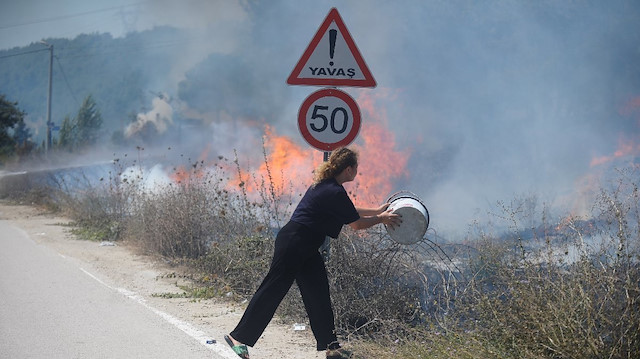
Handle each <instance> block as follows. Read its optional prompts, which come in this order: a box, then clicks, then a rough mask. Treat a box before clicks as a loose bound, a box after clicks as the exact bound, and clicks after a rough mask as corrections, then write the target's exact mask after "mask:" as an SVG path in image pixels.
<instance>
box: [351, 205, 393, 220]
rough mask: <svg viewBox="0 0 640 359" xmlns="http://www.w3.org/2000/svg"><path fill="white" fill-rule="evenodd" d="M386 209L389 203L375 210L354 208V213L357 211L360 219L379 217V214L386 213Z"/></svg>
mask: <svg viewBox="0 0 640 359" xmlns="http://www.w3.org/2000/svg"><path fill="white" fill-rule="evenodd" d="M387 208H389V203H384V204H382V205H381V206H380V207H376V208H363V207H356V211H358V214H359V215H360V217H370V216H376V215H379V214H380V213H382V212H384V211H386V210H387Z"/></svg>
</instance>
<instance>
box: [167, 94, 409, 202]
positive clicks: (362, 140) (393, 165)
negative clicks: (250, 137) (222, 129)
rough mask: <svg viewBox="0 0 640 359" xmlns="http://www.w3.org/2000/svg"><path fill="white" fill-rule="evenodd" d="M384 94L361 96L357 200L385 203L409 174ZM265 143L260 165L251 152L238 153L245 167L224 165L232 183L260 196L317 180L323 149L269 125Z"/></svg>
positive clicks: (353, 187) (353, 186) (352, 186)
mask: <svg viewBox="0 0 640 359" xmlns="http://www.w3.org/2000/svg"><path fill="white" fill-rule="evenodd" d="M385 96H388V94H386V93H385V92H384V91H382V92H381V93H380V94H379V95H377V97H376V96H374V95H370V94H367V93H364V92H363V93H362V94H361V96H360V97H359V99H358V102H359V106H360V109H361V112H362V118H363V121H362V125H361V129H360V133H359V136H358V138H356V141H355V142H354V143H353V144H352V147H353V148H354V149H356V150H357V151H358V152H359V154H360V163H359V166H358V176H357V177H356V179H355V181H354V182H353V183H348V184H346V186H345V187H346V188H347V190H348V191H349V192H350V194H351V197H352V199H353V200H354V203H355V204H356V205H358V206H377V205H379V204H381V203H383V202H384V201H385V200H386V198H387V197H389V196H390V195H391V194H392V192H395V191H396V190H398V189H394V182H395V181H396V180H398V179H400V178H403V177H407V176H408V175H409V173H408V170H407V162H408V158H409V153H408V152H406V151H400V150H398V149H396V143H395V136H394V134H393V133H392V132H391V131H389V129H388V128H387V116H386V112H385V110H384V108H380V106H378V105H377V104H376V101H377V100H378V99H379V98H383V97H385ZM263 144H264V151H265V155H266V156H265V157H264V158H263V159H262V160H261V161H260V165H259V166H254V167H252V168H247V167H246V163H247V162H248V161H247V158H243V157H245V156H243V155H242V154H238V156H239V158H238V163H239V167H240V173H238V170H237V168H232V166H231V165H230V164H229V166H228V167H227V168H225V169H224V170H225V171H226V172H227V174H228V175H229V176H230V180H229V181H228V186H229V189H230V190H238V189H239V188H243V189H244V190H245V191H246V193H247V195H248V196H250V197H251V198H253V199H258V198H259V195H260V191H264V190H265V189H266V190H267V191H269V192H267V194H270V191H273V192H274V194H275V195H276V196H281V195H294V196H295V195H298V194H302V193H304V191H306V189H307V188H308V186H309V185H310V184H311V182H312V180H313V169H314V168H316V167H317V166H318V165H319V164H320V163H321V162H322V158H323V153H322V152H321V151H318V150H316V149H314V148H312V147H310V146H307V145H304V146H301V145H298V144H297V142H295V141H294V140H293V139H292V138H290V137H287V136H283V135H279V134H277V133H276V131H275V129H274V128H272V127H270V126H268V125H267V126H265V129H264V137H263ZM207 152H208V151H207V150H205V151H204V152H203V155H202V156H201V158H200V159H199V161H202V162H203V161H204V160H205V158H206V153H207ZM249 155H255V154H249ZM205 167H206V165H205ZM201 170H203V169H202V168H201ZM195 172H197V170H196V169H189V170H188V171H187V170H185V169H184V168H180V169H178V170H176V172H175V173H174V174H172V175H171V178H172V179H173V180H174V181H176V182H177V181H182V183H188V180H189V176H193V175H194V173H195Z"/></svg>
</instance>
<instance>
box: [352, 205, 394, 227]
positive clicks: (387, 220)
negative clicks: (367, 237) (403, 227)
mask: <svg viewBox="0 0 640 359" xmlns="http://www.w3.org/2000/svg"><path fill="white" fill-rule="evenodd" d="M382 207H384V209H383V210H382V211H381V212H378V210H379V209H380V208H382ZM387 207H389V204H388V203H386V204H384V205H382V206H381V207H379V208H378V209H373V208H368V209H367V208H365V209H364V211H363V212H360V210H361V209H359V208H358V209H357V210H358V213H360V219H358V220H357V221H355V222H351V223H349V226H351V228H353V229H355V230H358V229H366V228H369V227H373V226H375V225H376V224H378V223H383V224H386V225H388V226H391V228H393V227H394V226H397V225H399V224H400V223H402V219H401V218H400V216H399V215H397V214H395V213H393V212H391V210H390V209H386V208H387ZM369 211H370V212H369ZM376 212H377V213H376ZM365 213H374V214H372V215H366V214H365ZM363 214H365V215H363Z"/></svg>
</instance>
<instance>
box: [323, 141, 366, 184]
mask: <svg viewBox="0 0 640 359" xmlns="http://www.w3.org/2000/svg"><path fill="white" fill-rule="evenodd" d="M357 164H358V153H357V152H356V151H354V150H351V149H349V148H347V147H341V148H338V149H336V150H334V151H333V152H331V156H329V160H328V161H326V162H323V163H322V164H321V165H320V166H318V168H316V170H315V171H314V173H313V184H314V185H316V184H318V183H320V182H322V181H324V180H326V179H329V178H332V177H335V176H337V175H338V174H340V172H342V171H343V170H344V169H345V168H347V167H350V166H355V165H357Z"/></svg>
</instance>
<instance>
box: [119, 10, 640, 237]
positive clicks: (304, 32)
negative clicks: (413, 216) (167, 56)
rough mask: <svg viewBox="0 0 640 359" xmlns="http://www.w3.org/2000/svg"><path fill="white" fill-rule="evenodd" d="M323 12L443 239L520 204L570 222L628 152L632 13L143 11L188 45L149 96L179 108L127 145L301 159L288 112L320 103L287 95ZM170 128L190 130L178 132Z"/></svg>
mask: <svg viewBox="0 0 640 359" xmlns="http://www.w3.org/2000/svg"><path fill="white" fill-rule="evenodd" d="M333 6H335V7H337V8H338V10H339V12H340V15H341V17H342V18H343V20H344V21H345V24H346V26H347V28H348V29H349V31H350V34H351V35H352V37H353V38H354V40H355V42H356V44H357V45H358V48H359V50H360V52H361V53H362V55H363V57H364V59H365V61H366V62H367V65H368V67H369V69H370V70H371V72H372V74H373V76H374V77H375V79H376V81H377V83H378V87H377V88H375V89H352V88H345V89H344V90H345V91H347V92H349V93H350V94H351V95H352V96H353V97H354V98H362V97H363V96H361V95H363V94H364V95H368V94H376V95H377V96H375V98H376V105H375V107H376V108H384V111H385V113H386V116H387V128H388V130H389V131H391V132H393V134H394V136H395V139H396V146H397V148H396V150H397V151H398V152H401V153H407V154H409V155H408V161H407V169H406V172H407V173H408V175H407V176H404V177H402V179H399V180H398V181H397V183H396V186H397V187H398V188H394V189H393V190H392V192H395V191H396V190H409V191H411V192H414V193H416V194H418V195H419V196H420V197H421V198H422V199H423V201H424V202H425V203H426V205H427V207H428V208H429V212H430V214H431V225H432V226H433V227H434V228H436V229H438V230H439V231H440V233H443V232H451V233H453V232H464V231H465V230H466V226H467V225H468V224H469V223H470V222H471V221H473V220H475V219H479V220H482V218H483V217H486V215H487V213H488V212H491V211H494V209H495V204H496V202H497V201H500V200H506V201H509V200H510V199H512V198H514V197H516V196H522V195H523V194H533V195H534V196H536V197H537V198H538V202H537V203H539V204H540V205H542V204H551V205H554V206H557V207H562V206H566V207H571V206H572V204H571V203H570V202H571V199H570V198H571V197H572V196H575V195H578V194H579V193H580V190H581V189H580V188H579V186H581V183H582V180H583V179H584V178H585V176H586V175H588V174H589V173H590V171H592V170H593V164H594V163H598V162H597V161H598V159H600V161H604V160H608V159H613V158H616V151H618V150H619V148H618V147H619V144H620V143H621V142H624V143H625V144H626V145H627V148H632V149H637V148H638V147H637V144H638V143H639V142H640V136H639V134H640V121H639V120H638V119H639V115H638V113H639V112H640V111H638V110H637V106H633V105H634V104H635V103H636V102H637V99H638V98H640V97H639V96H640V47H639V44H640V3H638V2H637V1H632V0H613V1H607V2H594V1H572V2H566V1H555V0H541V1H533V2H528V1H496V2H477V1H470V0H453V1H439V0H430V1H423V0H407V1H403V2H388V1H383V0H372V1H369V2H367V4H366V6H365V5H363V4H362V2H361V1H356V0H345V1H340V2H338V3H336V2H333V1H308V2H304V4H302V3H301V2H300V1H297V0H273V1H268V2H266V1H252V0H242V1H241V0H238V1H228V0H224V1H223V0H220V1H205V0H189V1H183V2H175V1H169V0H158V1H152V2H144V3H141V5H140V8H139V9H138V12H137V13H136V16H131V17H130V19H133V20H135V23H130V24H128V26H129V27H130V28H133V29H136V30H138V31H140V30H144V29H149V28H151V27H152V26H159V25H170V26H174V27H176V28H180V29H182V30H183V31H184V34H185V39H186V40H185V41H184V43H180V44H177V45H176V44H168V45H171V46H174V45H175V46H176V52H179V53H178V54H176V56H175V59H176V60H175V63H174V64H173V67H172V69H171V71H170V72H169V73H167V74H166V77H165V78H158V79H154V83H153V84H150V86H149V88H152V89H154V90H157V89H160V90H161V91H165V92H167V93H168V94H169V96H170V97H171V98H174V99H177V100H179V101H181V106H180V108H179V109H177V108H173V109H172V108H171V106H170V104H169V103H167V102H166V101H163V100H162V99H154V100H153V107H154V109H153V110H151V111H149V112H147V113H143V114H140V115H138V117H137V121H136V122H135V123H134V124H132V125H131V126H130V127H129V128H127V132H131V133H134V132H136V131H137V130H139V129H140V128H143V127H144V126H145V125H147V126H148V125H149V124H153V126H155V128H156V129H157V130H158V131H162V130H163V129H167V131H173V132H176V133H180V138H181V139H180V141H179V142H180V144H181V145H182V146H184V147H188V148H190V149H192V150H193V151H194V152H197V153H199V152H201V151H203V150H205V149H207V150H208V151H209V152H211V153H212V154H214V155H215V154H217V153H223V154H225V155H228V154H229V153H232V152H233V150H234V149H236V150H237V152H238V153H239V154H241V155H246V156H248V157H250V158H254V159H255V158H258V159H259V158H260V155H261V151H262V146H261V141H260V138H261V136H262V135H263V130H264V125H265V124H269V126H271V127H272V128H273V129H274V131H275V132H276V133H277V134H279V135H283V136H289V137H290V138H292V139H294V141H297V142H298V143H299V144H300V145H301V146H306V144H305V142H304V140H303V139H302V138H301V136H300V134H299V133H298V130H297V124H296V120H297V111H298V109H299V107H300V105H301V103H302V102H303V101H304V99H305V98H306V97H307V96H308V95H310V94H311V93H312V92H313V91H315V90H316V89H317V88H314V87H304V86H288V85H286V83H285V81H286V78H287V77H288V75H289V74H290V72H291V70H292V69H293V67H294V66H295V64H296V62H297V61H298V59H299V58H300V56H301V55H302V52H303V51H304V49H305V48H306V46H307V45H308V43H309V41H310V40H311V38H312V37H313V35H314V34H315V32H316V31H317V29H318V27H319V25H320V24H321V22H322V20H323V19H324V17H325V16H326V15H327V13H328V12H329V10H330V8H331V7H333ZM127 9H128V10H129V11H131V10H132V9H131V8H127ZM133 20H132V21H133ZM365 97H366V96H365ZM634 101H636V102H634ZM628 106H631V109H630V110H629V109H628ZM621 109H627V110H621ZM178 119H180V121H182V120H194V121H196V122H197V123H199V124H200V125H199V126H186V125H183V126H182V127H181V128H180V130H179V131H177V130H176V126H178V125H177V124H176V123H177V122H179V121H178ZM367 121H371V118H367V117H364V118H363V119H362V126H363V128H364V127H366V126H367ZM172 122H173V125H172ZM621 139H622V140H621ZM358 141H360V143H361V141H362V139H361V138H359V139H357V140H356V144H357V143H359V142H358ZM628 142H630V143H628ZM171 145H174V144H171ZM636 152H637V151H636ZM630 155H633V154H630ZM594 159H595V160H594ZM381 160H382V158H381V157H370V156H367V153H361V161H368V162H373V163H374V164H378V165H380V166H382V165H383V164H381V163H378V161H381ZM594 161H596V162H594ZM384 165H387V164H384ZM388 195H390V193H381V194H380V198H386V197H387V196H388Z"/></svg>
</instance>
